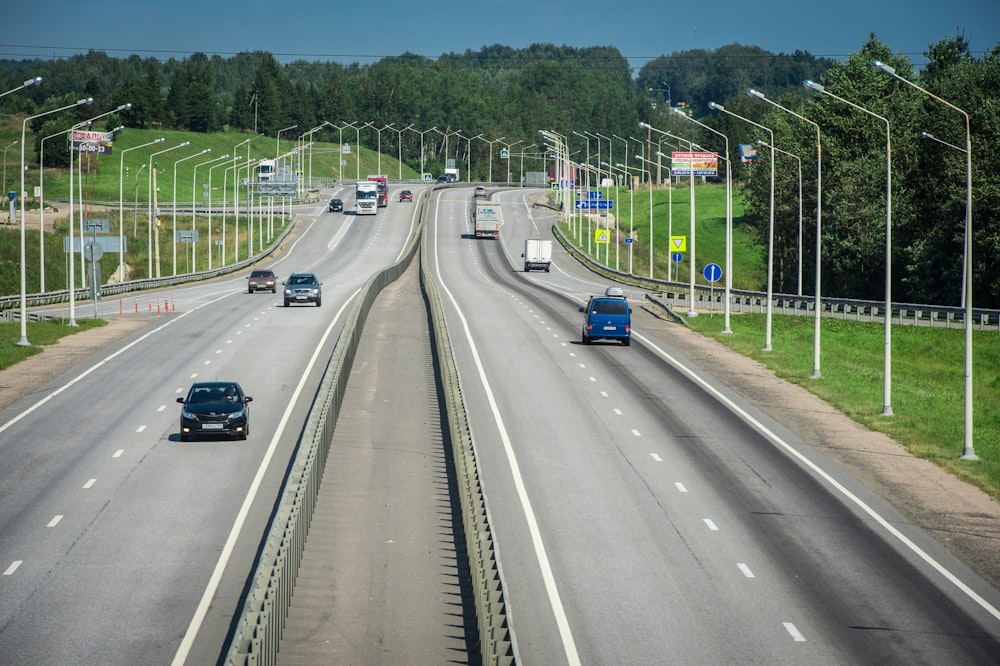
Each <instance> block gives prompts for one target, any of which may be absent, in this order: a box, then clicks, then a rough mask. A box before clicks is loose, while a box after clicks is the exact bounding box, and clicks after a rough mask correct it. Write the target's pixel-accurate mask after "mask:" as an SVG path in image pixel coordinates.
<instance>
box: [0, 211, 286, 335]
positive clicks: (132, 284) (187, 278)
mask: <svg viewBox="0 0 1000 666" xmlns="http://www.w3.org/2000/svg"><path fill="white" fill-rule="evenodd" d="M294 226H295V218H292V219H291V220H290V221H289V222H288V224H286V225H285V228H284V229H283V230H282V231H281V233H280V234H278V235H277V236H275V238H274V240H272V241H271V244H270V245H268V246H267V247H266V248H265V249H264V250H262V251H261V252H258V253H257V254H256V255H254V256H252V257H248V258H247V259H244V260H243V261H240V262H238V263H235V264H227V265H226V266H221V267H219V268H213V269H212V270H210V271H201V272H198V273H184V274H181V275H171V276H168V277H160V278H147V279H144V280H129V281H128V282H117V283H114V284H102V285H101V296H102V297H104V296H118V295H120V294H127V293H130V292H134V291H147V290H150V289H162V288H163V287H170V286H173V285H175V284H184V283H186V282H195V281H200V280H210V279H212V278H216V277H219V276H221V275H228V274H230V273H235V272H238V271H241V270H244V269H246V268H247V267H248V266H252V265H253V264H255V263H257V262H258V261H260V260H261V259H262V258H264V257H266V256H268V255H269V254H271V253H272V252H274V251H275V250H276V249H277V248H278V246H279V245H280V244H281V242H282V241H283V240H284V239H285V237H286V236H287V235H288V234H289V233H290V232H291V230H292V227H294ZM73 291H74V293H75V299H76V302H77V303H85V302H88V301H90V289H89V288H78V289H74V290H73ZM69 293H70V292H69V289H63V290H60V291H50V292H46V293H39V294H27V295H26V297H25V301H26V303H27V307H29V308H30V307H45V306H50V305H56V304H58V303H67V302H69ZM20 304H21V296H20V295H15V296H0V319H2V320H4V321H20V320H21V312H20V307H19V306H20ZM28 318H29V319H32V318H34V319H39V318H41V317H39V316H38V315H32V314H31V313H28Z"/></svg>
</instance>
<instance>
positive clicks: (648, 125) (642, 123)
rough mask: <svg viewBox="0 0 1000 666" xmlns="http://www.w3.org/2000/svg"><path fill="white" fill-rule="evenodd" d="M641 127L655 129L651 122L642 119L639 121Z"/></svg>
mask: <svg viewBox="0 0 1000 666" xmlns="http://www.w3.org/2000/svg"><path fill="white" fill-rule="evenodd" d="M639 127H641V128H643V129H653V126H652V125H650V124H649V123H644V122H642V121H641V120H640V121H639Z"/></svg>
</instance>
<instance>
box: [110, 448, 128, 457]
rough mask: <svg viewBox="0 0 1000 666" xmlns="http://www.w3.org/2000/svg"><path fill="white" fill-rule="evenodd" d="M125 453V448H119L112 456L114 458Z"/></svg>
mask: <svg viewBox="0 0 1000 666" xmlns="http://www.w3.org/2000/svg"><path fill="white" fill-rule="evenodd" d="M123 453H125V449H118V450H117V451H115V452H114V453H113V454H111V457H112V458H121V457H122V454H123Z"/></svg>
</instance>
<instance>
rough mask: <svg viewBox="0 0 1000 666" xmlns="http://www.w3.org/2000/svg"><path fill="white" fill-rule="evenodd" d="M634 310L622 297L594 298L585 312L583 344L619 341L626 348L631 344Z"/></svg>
mask: <svg viewBox="0 0 1000 666" xmlns="http://www.w3.org/2000/svg"><path fill="white" fill-rule="evenodd" d="M631 335H632V308H630V307H629V306H628V301H627V300H625V299H624V298H622V297H621V296H594V297H591V299H590V302H589V303H588V304H587V307H586V309H585V310H584V318H583V336H582V338H581V339H582V341H583V344H585V345H589V344H590V343H591V342H592V341H593V340H618V341H620V342H621V343H622V344H623V345H625V346H626V347H627V346H629V343H630V342H631Z"/></svg>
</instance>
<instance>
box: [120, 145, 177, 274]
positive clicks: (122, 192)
mask: <svg viewBox="0 0 1000 666" xmlns="http://www.w3.org/2000/svg"><path fill="white" fill-rule="evenodd" d="M164 141H166V139H164V138H163V137H160V138H159V139H154V140H153V141H150V142H149V143H144V144H142V145H140V146H132V147H131V148H125V149H123V150H120V151H118V279H119V280H121V281H122V282H124V281H125V180H124V179H125V153H127V152H129V151H130V150H139V149H140V148H147V147H149V146H152V145H155V144H157V143H163V142H164ZM143 166H146V165H145V164H143ZM140 171H141V168H140ZM135 177H136V181H137V183H138V178H139V171H136V172H135ZM134 198H135V197H133V199H134ZM135 203H136V202H135V201H133V202H132V205H133V206H134V205H135Z"/></svg>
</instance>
